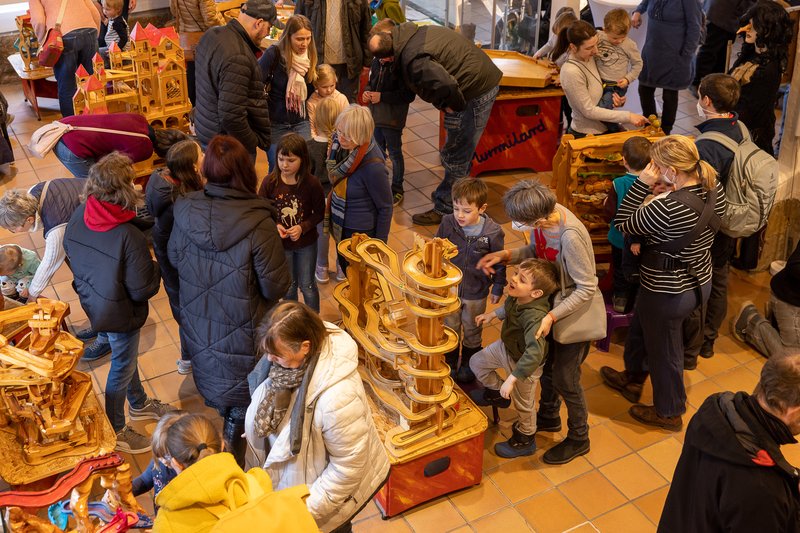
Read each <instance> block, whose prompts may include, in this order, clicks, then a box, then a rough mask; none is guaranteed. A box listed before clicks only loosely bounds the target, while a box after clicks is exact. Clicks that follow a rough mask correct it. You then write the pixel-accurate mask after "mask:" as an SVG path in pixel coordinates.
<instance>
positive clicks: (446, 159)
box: [433, 87, 499, 213]
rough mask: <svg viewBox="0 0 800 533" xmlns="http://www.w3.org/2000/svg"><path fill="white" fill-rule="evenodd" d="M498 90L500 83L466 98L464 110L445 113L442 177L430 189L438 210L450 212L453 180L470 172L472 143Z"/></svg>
mask: <svg viewBox="0 0 800 533" xmlns="http://www.w3.org/2000/svg"><path fill="white" fill-rule="evenodd" d="M498 90H499V87H494V88H493V89H490V90H489V91H487V92H485V93H484V94H482V95H480V96H478V97H477V98H473V99H472V100H469V101H468V102H467V107H465V108H464V110H463V111H457V112H453V113H445V114H444V129H445V131H446V133H447V138H446V140H445V142H444V146H443V147H442V150H441V152H440V156H441V159H442V166H443V167H444V179H442V182H441V183H439V186H438V187H437V188H436V190H435V191H434V192H433V208H434V209H436V211H438V212H440V213H452V212H453V198H452V194H451V191H452V189H453V182H455V181H456V180H457V179H459V178H465V177H467V176H468V175H469V169H470V167H471V166H472V157H473V156H474V154H475V147H476V146H478V141H480V139H481V135H483V130H484V128H486V124H487V123H488V122H489V115H490V114H491V113H492V105H494V99H495V97H496V96H497V91H498Z"/></svg>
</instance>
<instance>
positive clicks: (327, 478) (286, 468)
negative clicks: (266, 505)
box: [245, 322, 389, 531]
mask: <svg viewBox="0 0 800 533" xmlns="http://www.w3.org/2000/svg"><path fill="white" fill-rule="evenodd" d="M325 325H326V327H327V328H328V329H329V331H330V335H329V337H328V340H327V341H326V343H325V345H324V346H323V348H322V351H321V353H320V355H319V361H318V362H317V366H316V369H315V370H314V375H313V376H312V378H311V382H310V383H309V387H308V394H307V396H306V412H305V418H304V424H303V442H302V447H301V448H300V453H298V454H297V455H296V456H292V455H291V452H290V446H289V424H288V423H286V424H282V428H281V429H280V432H279V434H278V436H277V439H276V440H275V442H274V444H273V446H272V448H271V450H270V452H269V455H268V456H267V458H266V461H265V462H264V463H263V465H264V468H265V469H266V470H267V472H268V473H269V475H270V477H271V478H272V484H273V486H274V488H275V490H280V489H284V488H287V487H292V486H295V485H299V484H301V483H305V484H307V485H308V487H309V490H310V493H311V495H310V496H309V497H308V499H307V500H306V504H307V506H308V510H309V511H310V512H311V515H312V516H313V517H314V519H315V520H316V521H317V525H318V526H319V527H320V529H322V530H323V531H331V530H333V529H335V528H336V527H338V526H340V525H341V524H343V523H345V522H346V521H348V520H349V519H351V518H352V517H353V515H354V514H355V513H356V512H357V511H358V510H359V509H361V508H362V507H363V506H364V504H365V503H367V499H368V498H369V497H370V496H372V494H373V493H374V492H375V491H376V490H377V489H378V488H379V487H380V485H381V483H382V482H383V481H384V480H385V479H386V477H387V475H388V474H389V459H388V457H387V455H386V451H385V450H384V447H383V444H382V442H381V440H380V437H379V436H378V432H377V431H376V429H375V425H374V424H373V422H372V414H371V412H370V408H369V405H368V404H367V399H366V393H365V392H364V385H363V384H362V383H361V378H360V376H359V374H358V370H357V367H358V347H357V345H356V343H355V341H353V339H352V338H351V337H350V335H348V334H347V333H346V332H344V331H343V330H341V329H339V328H337V327H336V326H334V325H333V324H330V323H327V322H326V323H325ZM265 384H266V382H265V383H262V384H261V385H260V386H259V387H258V388H257V389H256V390H255V392H254V393H253V398H252V401H251V403H250V407H249V409H248V411H247V418H246V423H245V430H246V433H247V440H248V443H249V444H250V448H251V452H254V453H255V454H256V455H257V456H258V455H259V449H260V450H261V458H263V442H264V439H262V438H260V437H258V436H257V435H256V433H255V431H254V428H253V420H254V418H255V413H256V411H257V409H258V405H259V403H261V399H262V398H263V397H264V390H265ZM290 416H291V406H290V408H289V411H287V413H286V417H287V419H288V418H289V417H290ZM259 464H260V463H259Z"/></svg>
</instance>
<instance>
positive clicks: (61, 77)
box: [53, 28, 97, 117]
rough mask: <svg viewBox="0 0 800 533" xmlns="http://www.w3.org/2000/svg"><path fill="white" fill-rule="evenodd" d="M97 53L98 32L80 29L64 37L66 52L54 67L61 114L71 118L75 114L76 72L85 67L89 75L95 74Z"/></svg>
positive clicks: (92, 29) (62, 53)
mask: <svg viewBox="0 0 800 533" xmlns="http://www.w3.org/2000/svg"><path fill="white" fill-rule="evenodd" d="M96 53H97V30H96V29H94V28H80V29H77V30H72V31H71V32H69V33H68V34H66V35H64V51H63V52H61V57H60V58H58V63H56V64H55V66H54V67H53V73H54V74H55V76H56V83H57V84H58V107H59V108H60V109H61V114H62V115H63V116H65V117H69V116H72V115H74V114H75V109H74V108H73V107H72V97H73V96H75V91H76V90H77V89H78V86H77V84H76V82H75V71H76V70H78V65H83V68H85V69H86V71H87V72H89V74H91V73H92V72H94V68H93V66H92V57H94V55H95V54H96Z"/></svg>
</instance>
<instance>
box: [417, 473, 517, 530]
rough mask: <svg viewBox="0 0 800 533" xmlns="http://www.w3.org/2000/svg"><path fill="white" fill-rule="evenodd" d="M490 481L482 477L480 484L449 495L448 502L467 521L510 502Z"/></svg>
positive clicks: (488, 478)
mask: <svg viewBox="0 0 800 533" xmlns="http://www.w3.org/2000/svg"><path fill="white" fill-rule="evenodd" d="M501 468H502V467H501ZM492 481H493V480H492V478H491V477H484V478H483V482H481V484H480V485H478V486H476V487H471V488H469V489H465V490H462V491H460V492H458V493H457V494H453V495H451V496H450V502H451V503H452V504H453V505H455V507H456V509H458V511H459V512H460V513H461V514H462V515H463V516H464V518H466V519H467V521H468V522H470V521H472V520H477V519H478V518H480V517H482V516H486V515H487V514H490V513H493V512H495V511H497V510H498V509H500V508H503V507H506V506H507V505H509V504H510V502H509V501H508V498H507V497H506V496H504V495H503V493H502V492H500V490H499V489H498V488H497V487H496V486H495V484H494V483H493V482H492ZM412 525H413V524H412Z"/></svg>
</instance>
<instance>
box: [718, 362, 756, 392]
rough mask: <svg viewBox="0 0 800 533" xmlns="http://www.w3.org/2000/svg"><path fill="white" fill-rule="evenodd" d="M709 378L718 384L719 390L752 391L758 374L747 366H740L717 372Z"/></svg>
mask: <svg viewBox="0 0 800 533" xmlns="http://www.w3.org/2000/svg"><path fill="white" fill-rule="evenodd" d="M711 379H713V380H714V381H715V382H716V383H717V384H719V387H720V390H729V391H745V392H753V390H754V389H755V387H756V384H757V383H758V379H759V376H758V375H757V374H755V373H753V372H751V371H750V370H748V369H747V367H744V366H740V367H737V368H734V369H733V370H731V371H729V372H725V373H723V374H717V375H716V376H714V377H712V378H711Z"/></svg>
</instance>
